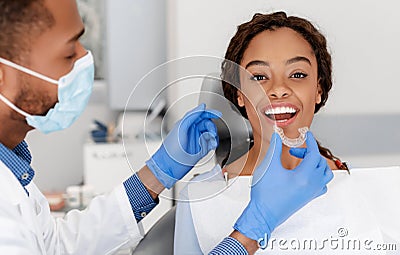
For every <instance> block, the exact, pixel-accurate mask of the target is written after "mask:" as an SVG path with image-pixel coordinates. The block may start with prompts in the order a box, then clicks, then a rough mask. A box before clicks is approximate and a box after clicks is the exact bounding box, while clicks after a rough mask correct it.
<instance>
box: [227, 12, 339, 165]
mask: <svg viewBox="0 0 400 255" xmlns="http://www.w3.org/2000/svg"><path fill="white" fill-rule="evenodd" d="M279 28H290V29H292V30H294V31H295V32H297V33H299V34H300V35H301V36H302V37H303V38H304V39H305V40H306V41H307V42H308V43H309V45H310V46H311V48H312V50H313V52H314V55H315V57H316V60H317V66H318V82H319V84H320V86H321V102H320V103H319V104H316V105H315V109H314V113H316V112H318V111H319V110H320V109H321V107H323V106H324V105H325V103H326V101H327V100H328V93H329V91H330V90H331V88H332V61H331V55H330V53H329V52H328V48H327V43H326V39H325V37H324V35H322V34H321V33H320V32H319V31H318V30H317V29H316V28H315V27H314V25H313V24H312V23H311V22H310V21H308V20H306V19H303V18H299V17H295V16H289V17H288V16H287V15H286V13H285V12H282V11H280V12H274V13H270V14H260V13H257V14H255V15H254V16H253V18H252V19H251V20H250V21H248V22H246V23H243V24H241V25H239V26H238V28H237V31H236V34H235V35H234V36H233V37H232V39H231V41H230V43H229V46H228V49H227V51H226V53H225V60H224V61H223V62H222V65H221V69H222V73H221V79H222V88H223V91H224V95H225V97H226V98H227V99H228V100H229V101H231V102H232V103H233V105H234V106H235V107H236V108H237V109H238V110H239V111H240V113H241V114H242V116H243V117H245V118H247V113H246V109H245V108H244V107H241V106H239V104H238V88H237V87H236V86H238V85H240V74H239V67H238V66H239V65H240V63H241V61H242V59H243V55H244V53H245V51H246V49H247V47H248V46H249V44H250V42H251V40H252V39H253V38H254V37H255V36H256V35H258V34H259V33H261V32H264V31H266V30H269V31H274V30H277V29H279ZM235 85H236V86H235ZM318 146H319V150H320V153H321V155H323V156H325V157H326V158H328V159H331V160H333V161H334V162H335V163H336V164H337V165H338V168H341V166H339V165H340V163H338V162H340V160H339V159H338V158H337V157H335V156H333V154H332V153H331V151H330V150H329V149H327V148H324V147H322V146H321V145H320V144H319V143H318ZM343 168H344V169H347V167H346V166H345V165H344V166H343Z"/></svg>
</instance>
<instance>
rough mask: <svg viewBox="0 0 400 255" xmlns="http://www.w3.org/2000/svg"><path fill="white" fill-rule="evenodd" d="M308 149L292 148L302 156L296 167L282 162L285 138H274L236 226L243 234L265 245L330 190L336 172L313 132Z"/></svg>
mask: <svg viewBox="0 0 400 255" xmlns="http://www.w3.org/2000/svg"><path fill="white" fill-rule="evenodd" d="M306 144H307V148H291V149H290V154H291V155H293V156H296V157H299V158H303V160H302V162H301V163H300V164H299V165H298V166H297V167H296V168H295V169H293V170H287V169H285V168H284V167H283V166H282V164H281V154H282V140H281V138H280V137H279V135H278V134H277V133H274V134H273V135H272V137H271V144H270V147H269V149H268V152H267V155H266V156H265V158H264V159H263V161H262V162H261V164H260V165H259V166H258V167H257V168H256V170H255V171H254V175H253V181H252V188H251V194H250V202H249V204H248V205H247V207H246V209H245V210H244V211H243V213H242V215H241V216H240V217H239V219H238V220H237V222H236V224H235V225H234V229H236V230H238V231H239V232H240V233H242V234H243V235H245V236H247V237H248V238H251V239H253V240H256V241H258V243H259V246H260V247H261V248H265V247H266V244H267V242H268V239H269V237H270V236H271V233H272V231H273V230H274V229H275V228H276V227H277V226H279V225H280V224H282V223H283V222H284V221H285V220H286V219H288V218H289V217H290V216H291V215H292V214H294V213H295V212H296V211H297V210H299V209H300V208H302V207H303V206H304V205H306V204H307V203H308V202H310V201H311V200H312V199H314V198H316V197H318V196H320V195H322V194H324V193H325V192H326V191H327V188H326V184H327V183H328V182H329V181H330V180H332V178H333V173H332V171H331V169H330V168H329V166H328V164H327V162H326V160H325V159H324V158H323V157H322V156H321V154H320V153H319V150H318V145H317V142H316V141H315V139H314V137H313V135H312V134H311V132H307V139H306Z"/></svg>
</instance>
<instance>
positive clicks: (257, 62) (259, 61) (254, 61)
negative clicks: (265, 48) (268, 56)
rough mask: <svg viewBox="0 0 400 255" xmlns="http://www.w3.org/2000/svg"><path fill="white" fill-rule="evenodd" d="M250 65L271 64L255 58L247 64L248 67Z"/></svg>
mask: <svg viewBox="0 0 400 255" xmlns="http://www.w3.org/2000/svg"><path fill="white" fill-rule="evenodd" d="M250 66H269V63H268V62H266V61H262V60H253V61H250V62H249V63H248V64H247V65H246V69H247V68H249V67H250Z"/></svg>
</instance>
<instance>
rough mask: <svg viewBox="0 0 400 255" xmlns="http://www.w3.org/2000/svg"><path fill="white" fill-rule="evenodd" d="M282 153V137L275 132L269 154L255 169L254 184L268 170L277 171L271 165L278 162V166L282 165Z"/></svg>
mask: <svg viewBox="0 0 400 255" xmlns="http://www.w3.org/2000/svg"><path fill="white" fill-rule="evenodd" d="M281 155H282V140H281V137H280V136H279V135H278V134H277V133H276V132H274V133H273V134H272V136H271V140H270V144H269V148H268V151H267V154H266V155H265V157H264V159H263V160H262V161H261V163H260V165H259V166H258V167H257V168H256V170H255V171H254V174H253V181H252V183H253V184H252V185H255V184H257V183H258V182H259V181H260V180H261V179H262V177H263V176H264V175H265V173H266V171H267V170H268V171H275V169H274V168H270V167H269V166H270V165H272V164H276V166H277V168H278V166H280V165H281Z"/></svg>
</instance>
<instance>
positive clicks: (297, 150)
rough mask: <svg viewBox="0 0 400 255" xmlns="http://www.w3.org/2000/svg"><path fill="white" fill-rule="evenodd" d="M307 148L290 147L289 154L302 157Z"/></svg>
mask: <svg viewBox="0 0 400 255" xmlns="http://www.w3.org/2000/svg"><path fill="white" fill-rule="evenodd" d="M306 152H307V148H290V150H289V153H290V155H292V156H294V157H296V158H300V159H303V158H304V157H305V156H306Z"/></svg>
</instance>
